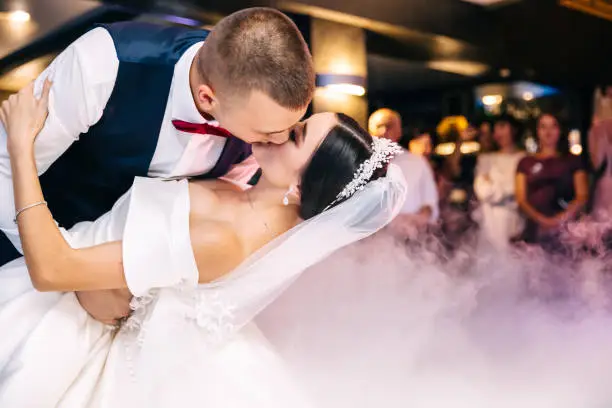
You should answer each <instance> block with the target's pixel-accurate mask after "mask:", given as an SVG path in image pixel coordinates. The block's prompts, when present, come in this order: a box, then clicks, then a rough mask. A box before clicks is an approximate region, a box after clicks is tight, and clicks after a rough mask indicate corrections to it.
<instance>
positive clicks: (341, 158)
mask: <svg viewBox="0 0 612 408" xmlns="http://www.w3.org/2000/svg"><path fill="white" fill-rule="evenodd" d="M336 117H337V118H338V124H337V125H336V126H334V127H333V128H332V129H331V130H330V132H329V133H328V134H327V136H326V137H325V139H323V142H321V145H320V146H319V147H318V149H317V150H316V151H315V153H314V154H313V156H312V159H311V160H310V163H309V164H308V166H307V167H306V169H305V170H304V172H303V173H302V179H301V181H300V194H301V204H300V217H301V218H302V219H303V220H307V219H309V218H312V217H314V216H315V215H317V214H319V213H321V212H323V211H324V210H325V209H327V208H328V207H330V208H331V207H334V206H336V205H338V204H340V203H341V202H342V201H344V200H338V201H336V196H337V195H338V194H339V193H340V192H341V191H342V190H343V189H344V187H346V185H347V184H349V183H350V182H351V180H353V176H354V175H355V172H356V171H357V169H358V168H359V166H360V165H361V163H363V162H364V161H366V160H367V159H369V158H370V157H371V156H372V136H370V134H369V133H368V132H367V131H366V130H365V129H363V128H362V127H361V126H359V124H358V123H357V122H356V121H355V120H354V119H353V118H351V117H350V116H347V115H345V114H343V113H337V114H336ZM386 173H387V168H386V166H385V167H383V168H381V169H378V170H377V171H375V172H374V174H373V175H372V178H371V179H370V181H372V180H376V179H377V178H379V177H383V176H385V174H386ZM334 201H335V202H334ZM332 203H333V204H332ZM330 205H331V206H330Z"/></svg>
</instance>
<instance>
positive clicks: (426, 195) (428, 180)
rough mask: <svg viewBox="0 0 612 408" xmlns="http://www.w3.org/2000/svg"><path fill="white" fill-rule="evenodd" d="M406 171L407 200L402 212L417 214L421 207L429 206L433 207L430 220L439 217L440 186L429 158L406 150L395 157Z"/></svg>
mask: <svg viewBox="0 0 612 408" xmlns="http://www.w3.org/2000/svg"><path fill="white" fill-rule="evenodd" d="M393 163H394V164H396V165H397V166H398V167H399V168H400V169H401V170H402V172H403V173H404V177H406V181H407V183H408V189H407V190H408V192H407V194H406V201H405V202H404V206H403V207H402V209H401V211H400V214H415V213H417V212H418V211H419V210H420V209H421V208H423V207H425V206H429V207H430V208H431V212H432V214H431V219H430V222H434V221H436V220H437V219H438V215H439V207H438V188H437V186H436V180H435V178H434V175H433V171H432V170H431V167H430V165H429V163H427V160H425V158H423V157H422V156H418V155H416V154H412V153H410V152H408V151H404V154H400V155H398V156H396V157H395V158H394V159H393Z"/></svg>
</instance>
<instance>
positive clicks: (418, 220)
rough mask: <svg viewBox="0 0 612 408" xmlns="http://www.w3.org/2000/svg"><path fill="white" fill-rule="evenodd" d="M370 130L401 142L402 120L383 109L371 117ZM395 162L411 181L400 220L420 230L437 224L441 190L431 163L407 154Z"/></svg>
mask: <svg viewBox="0 0 612 408" xmlns="http://www.w3.org/2000/svg"><path fill="white" fill-rule="evenodd" d="M368 130H369V132H370V134H371V135H372V136H375V137H384V138H385V139H389V140H391V141H393V142H399V141H400V139H401V138H402V118H401V116H400V115H399V113H397V112H395V111H393V110H391V109H387V108H383V109H379V110H377V111H376V112H374V113H373V114H372V115H371V116H370V119H369V121H368ZM393 163H395V164H396V165H398V166H399V167H400V168H401V169H402V172H403V173H404V176H405V177H406V180H407V181H408V194H407V199H406V202H405V203H404V206H403V207H402V210H401V212H400V215H399V216H398V220H399V219H400V218H401V219H403V220H405V221H407V222H408V223H410V224H412V225H414V226H416V227H423V226H426V225H427V224H429V223H433V222H435V221H436V220H437V219H438V189H437V187H436V181H435V178H434V175H433V171H432V170H431V167H430V166H429V163H427V160H425V158H423V157H421V156H417V155H415V154H412V153H410V152H408V151H404V154H401V155H399V156H396V157H395V158H394V159H393Z"/></svg>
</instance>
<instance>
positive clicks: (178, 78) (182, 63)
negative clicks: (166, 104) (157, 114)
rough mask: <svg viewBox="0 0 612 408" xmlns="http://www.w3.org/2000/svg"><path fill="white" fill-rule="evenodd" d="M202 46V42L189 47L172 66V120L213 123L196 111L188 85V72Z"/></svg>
mask: <svg viewBox="0 0 612 408" xmlns="http://www.w3.org/2000/svg"><path fill="white" fill-rule="evenodd" d="M202 44H204V42H203V41H201V42H199V43H196V44H193V45H192V46H191V47H189V48H188V49H187V51H185V52H184V53H183V55H182V56H181V58H179V60H178V62H177V63H176V65H175V66H174V79H173V84H172V85H173V86H172V91H171V92H172V119H179V120H183V121H185V122H191V123H207V122H208V123H210V124H211V125H214V124H215V122H212V121H207V120H206V119H205V118H204V117H203V116H202V115H201V114H200V112H199V111H198V109H197V107H196V105H195V103H194V102H193V95H192V94H191V86H190V84H189V70H190V69H191V64H192V63H193V60H194V58H195V57H196V54H197V53H198V50H199V49H200V47H202Z"/></svg>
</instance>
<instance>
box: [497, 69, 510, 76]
mask: <svg viewBox="0 0 612 408" xmlns="http://www.w3.org/2000/svg"><path fill="white" fill-rule="evenodd" d="M510 74H512V72H511V71H510V70H509V69H508V68H502V69H500V70H499V76H500V77H502V78H508V77H509V76H510Z"/></svg>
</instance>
